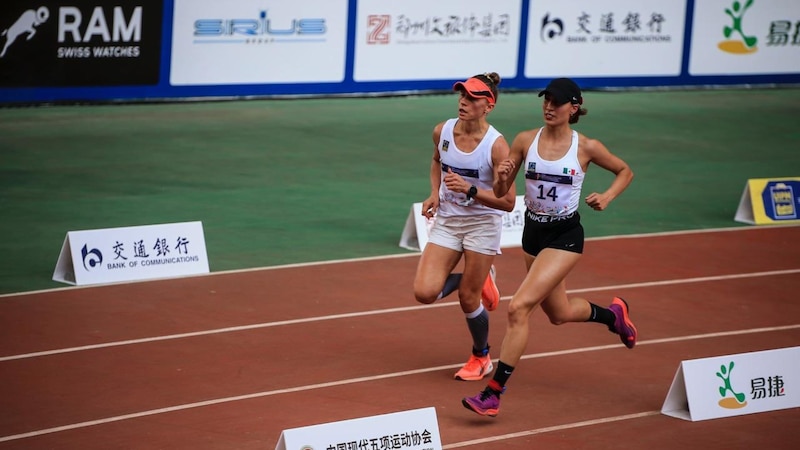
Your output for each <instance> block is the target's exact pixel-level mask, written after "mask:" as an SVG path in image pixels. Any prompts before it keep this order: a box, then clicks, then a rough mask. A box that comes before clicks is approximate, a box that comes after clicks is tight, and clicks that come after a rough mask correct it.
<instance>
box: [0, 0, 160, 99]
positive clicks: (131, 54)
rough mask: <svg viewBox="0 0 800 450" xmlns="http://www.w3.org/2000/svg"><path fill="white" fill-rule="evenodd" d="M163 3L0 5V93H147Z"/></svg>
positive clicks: (155, 69)
mask: <svg viewBox="0 0 800 450" xmlns="http://www.w3.org/2000/svg"><path fill="white" fill-rule="evenodd" d="M163 9H164V7H163V0H134V1H129V2H121V3H113V2H112V3H109V2H102V1H98V0H94V1H89V0H55V1H54V0H40V1H28V2H0V33H1V35H0V87H65V86H120V85H154V84H157V83H158V76H159V63H160V58H161V18H162V14H163Z"/></svg>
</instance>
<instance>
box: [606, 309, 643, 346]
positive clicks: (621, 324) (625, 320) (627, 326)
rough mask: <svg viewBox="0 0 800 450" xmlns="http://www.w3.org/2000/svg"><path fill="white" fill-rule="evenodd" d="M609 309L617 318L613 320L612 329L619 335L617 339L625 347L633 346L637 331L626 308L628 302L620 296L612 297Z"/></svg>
mask: <svg viewBox="0 0 800 450" xmlns="http://www.w3.org/2000/svg"><path fill="white" fill-rule="evenodd" d="M608 309H610V310H611V311H612V312H613V313H614V316H616V318H617V320H616V321H615V322H614V331H615V332H616V333H617V334H618V335H619V339H620V340H621V341H622V343H623V344H625V347H628V348H633V347H634V346H635V345H636V339H637V337H638V333H637V331H636V327H635V326H634V325H633V322H631V318H630V317H629V316H628V315H629V314H630V312H629V310H628V302H626V301H625V300H623V299H622V298H620V297H614V300H612V301H611V305H609V307H608Z"/></svg>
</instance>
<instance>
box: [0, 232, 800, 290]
mask: <svg viewBox="0 0 800 450" xmlns="http://www.w3.org/2000/svg"><path fill="white" fill-rule="evenodd" d="M797 226H798V225H795V224H780V225H770V226H769V229H773V228H792V227H797ZM764 229H765V228H763V227H754V226H750V225H746V226H733V227H725V228H704V229H694V230H678V231H661V232H654V233H638V234H618V235H612V236H598V237H590V238H586V241H587V242H589V241H607V240H612V239H647V238H650V237H663V236H682V235H687V234H701V233H725V232H731V231H733V232H737V231H754V230H764ZM419 255H420V252H411V253H397V254H393V255H380V256H367V257H362V258H350V259H333V260H328V261H312V262H304V263H294V264H283V265H278V266H264V267H251V268H247V269H235V270H221V271H219V272H211V273H207V274H203V275H197V277H206V276H216V275H229V274H235V273H247V272H258V271H262V270H278V269H291V268H297V267H313V266H324V265H329V264H348V263H356V262H363V261H380V260H385V259H396V258H407V257H412V256H419ZM186 278H194V276H193V277H186ZM168 279H169V278H164V279H161V280H149V281H165V280H168ZM144 282H147V281H136V282H133V283H144ZM115 284H131V282H120V283H108V284H98V285H91V286H69V287H62V288H53V289H41V290H37V291H26V292H12V293H7V294H0V299H3V298H4V297H6V298H7V297H18V296H22V295H34V294H46V293H49V292H59V291H67V290H70V291H72V290H75V289H96V288H101V287H104V286H111V285H115Z"/></svg>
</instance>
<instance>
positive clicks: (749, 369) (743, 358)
mask: <svg viewBox="0 0 800 450" xmlns="http://www.w3.org/2000/svg"><path fill="white" fill-rule="evenodd" d="M798 385H800V347H789V348H781V349H775V350H766V351H761V352H751V353H740V354H737V355H727V356H716V357H711V358H702V359H694V360H689V361H682V362H681V364H680V365H679V366H678V370H677V371H676V372H675V377H674V378H673V381H672V385H671V386H670V388H669V392H668V393H667V398H666V399H665V400H664V404H663V406H662V407H661V413H662V414H664V415H667V416H671V417H676V418H679V419H684V420H691V421H698V420H707V419H717V418H721V417H731V416H740V415H744V414H753V413H759V412H765V411H775V410H780V409H787V408H796V407H798V406H800V389H798Z"/></svg>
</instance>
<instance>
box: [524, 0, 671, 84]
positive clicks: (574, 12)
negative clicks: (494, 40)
mask: <svg viewBox="0 0 800 450" xmlns="http://www.w3.org/2000/svg"><path fill="white" fill-rule="evenodd" d="M685 17H686V1H685V0H675V1H669V2H665V1H663V0H617V1H614V2H598V1H594V0H573V1H569V2H565V1H562V0H542V1H535V2H531V7H530V10H529V14H528V35H527V46H526V57H525V76H526V77H529V78H556V77H562V76H568V77H600V76H604V77H607V76H631V77H632V76H678V75H680V72H681V61H682V55H683V36H684V29H685V21H686V19H685Z"/></svg>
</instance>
